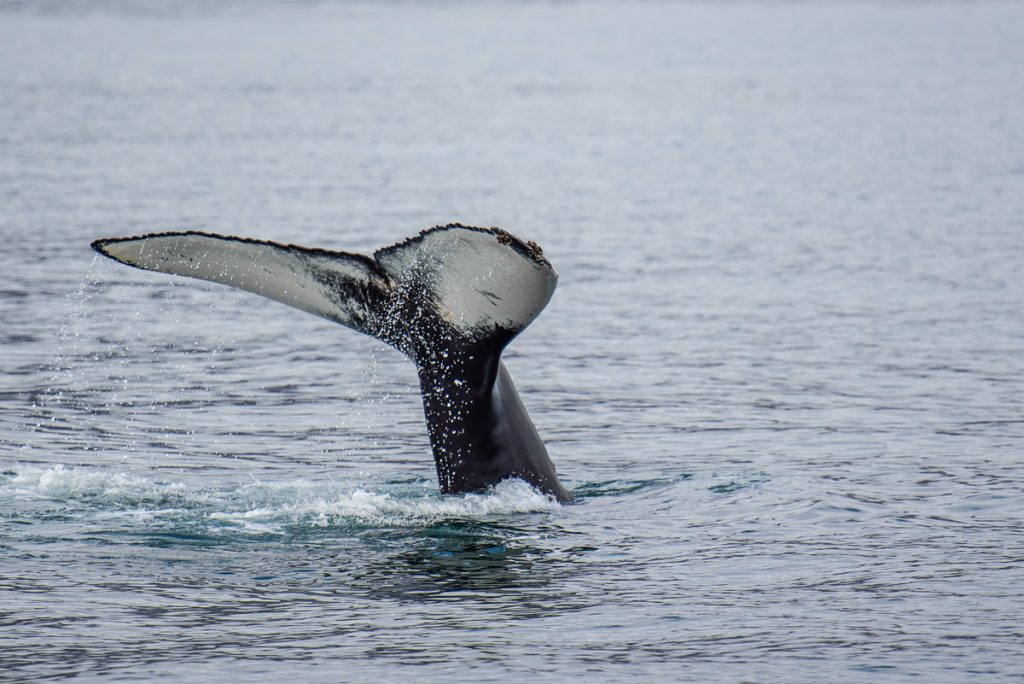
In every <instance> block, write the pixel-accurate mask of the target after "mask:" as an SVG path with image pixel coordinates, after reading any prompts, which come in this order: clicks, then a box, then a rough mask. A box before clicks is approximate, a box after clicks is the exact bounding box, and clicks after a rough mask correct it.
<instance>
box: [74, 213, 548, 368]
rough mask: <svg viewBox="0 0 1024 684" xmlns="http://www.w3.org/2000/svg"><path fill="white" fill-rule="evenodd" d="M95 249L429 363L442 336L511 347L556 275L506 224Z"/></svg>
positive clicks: (197, 237) (194, 236) (181, 238)
mask: <svg viewBox="0 0 1024 684" xmlns="http://www.w3.org/2000/svg"><path fill="white" fill-rule="evenodd" d="M92 247H93V249H95V250H96V251H97V252H99V253H100V254H103V255H104V256H107V257H110V258H112V259H114V260H116V261H119V262H121V263H123V264H127V265H129V266H134V267H136V268H141V269H145V270H148V271H159V272H161V273H170V274H173V275H180V276H188V277H191V278H198V279H200V280H209V281H212V282H216V283H223V284H225V285H231V286H233V287H236V288H239V289H242V290H247V291H249V292H254V293H256V294H258V295H262V296H264V297H267V298H269V299H274V300H276V301H279V302H283V303H284V304H288V305H289V306H293V307H295V308H297V309H301V310H303V311H306V312H308V313H311V314H314V315H317V316H321V317H323V318H326V319H328V320H330V321H333V322H335V323H340V324H341V325H345V326H348V327H350V328H353V329H355V330H358V331H359V332H362V333H365V334H367V335H371V336H373V337H377V338H379V339H381V340H383V341H385V342H387V343H388V344H391V345H392V346H394V347H396V348H398V349H399V350H401V351H403V352H405V353H406V354H407V355H409V356H410V357H411V358H412V359H413V360H414V361H416V362H417V364H420V363H423V362H425V360H426V356H428V355H429V354H428V350H436V348H437V347H438V345H439V343H440V342H444V343H446V344H448V345H453V346H457V347H460V348H468V347H473V346H477V345H480V344H484V345H486V346H488V347H494V346H496V345H497V346H498V351H500V348H503V347H504V345H505V344H507V343H508V341H509V340H511V339H512V338H513V337H515V335H517V334H518V333H519V332H520V331H522V330H523V329H524V328H526V326H528V325H529V324H530V322H531V321H533V319H534V318H536V317H537V315H538V314H539V313H540V312H541V310H542V309H543V308H544V306H545V305H546V304H547V303H548V300H549V299H550V298H551V295H552V293H553V292H554V289H555V285H556V283H557V281H558V276H557V275H556V274H555V271H554V269H553V268H552V267H551V264H550V263H549V262H548V260H547V259H545V258H544V256H543V254H542V252H541V250H540V248H539V247H537V246H536V245H535V244H533V243H527V242H523V241H521V240H519V239H518V238H516V237H514V236H513V235H511V234H509V233H507V232H505V231H503V230H501V229H499V228H474V227H469V226H463V225H459V224H449V225H446V226H437V227H434V228H430V229H428V230H425V231H423V232H421V233H420V234H419V235H418V236H416V237H413V238H409V239H407V240H404V241H402V242H399V243H397V244H394V245H391V246H389V247H384V248H382V249H379V250H377V251H376V252H375V253H374V254H373V256H372V257H371V256H366V255H363V254H355V253H351V252H341V251H330V250H325V249H313V248H308V247H301V246H298V245H290V244H280V243H276V242H269V241H264V240H253V239H248V238H239V237H231V236H225V235H215V234H211V233H204V232H198V231H184V232H167V233H155V234H149V235H141V236H137V237H127V238H107V239H101V240H96V241H94V242H93V243H92Z"/></svg>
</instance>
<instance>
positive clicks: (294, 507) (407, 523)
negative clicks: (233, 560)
mask: <svg viewBox="0 0 1024 684" xmlns="http://www.w3.org/2000/svg"><path fill="white" fill-rule="evenodd" d="M388 487H389V486H388V485H382V486H381V488H380V489H378V490H374V489H368V488H366V486H365V485H354V484H352V483H338V482H334V481H315V480H291V481H278V482H266V481H260V482H254V483H246V484H241V485H233V486H231V485H228V486H224V487H219V488H206V487H196V486H191V485H189V484H185V483H182V482H166V481H159V480H154V479H149V478H147V477H142V476H138V475H132V474H128V473H120V472H110V471H108V470H104V469H100V468H88V467H84V468H82V467H76V468H71V467H66V466H63V465H56V466H53V467H49V468H41V467H38V466H24V467H18V468H16V469H13V470H9V471H8V474H7V478H6V479H0V495H5V496H9V497H11V498H14V499H22V500H50V501H59V502H61V503H62V504H64V505H65V506H66V507H67V508H68V509H70V510H71V511H74V510H75V509H80V510H85V509H87V510H89V511H92V512H94V513H103V514H106V513H114V512H117V513H119V514H120V513H130V515H128V516H127V517H123V519H125V520H128V521H129V522H130V523H132V524H141V525H145V524H152V523H154V522H161V521H162V522H171V521H180V520H181V519H182V517H183V516H186V517H188V518H189V519H190V520H191V521H192V522H197V521H199V522H205V523H207V524H208V526H209V528H210V530H209V531H210V532H211V533H216V532H217V531H229V530H230V531H233V532H242V533H247V534H267V533H277V532H282V531H284V529H285V528H289V529H292V530H294V529H296V528H299V529H301V528H303V527H306V528H310V529H315V528H327V527H333V526H351V525H359V526H368V527H379V526H384V527H420V526H427V525H432V524H434V523H437V522H439V521H442V520H446V519H452V518H455V519H470V520H472V519H487V518H493V517H495V516H505V515H516V514H524V513H538V512H550V511H555V510H558V509H559V508H560V504H558V503H557V502H556V501H554V500H553V499H551V498H549V497H548V496H546V495H544V494H541V493H540V492H538V491H537V490H535V489H533V488H532V487H530V486H529V485H528V484H526V483H525V482H522V481H520V480H507V481H505V482H502V483H500V484H498V485H497V486H496V487H494V489H493V490H491V491H488V492H485V493H481V494H467V495H462V496H442V495H440V494H438V493H437V491H436V489H434V486H433V484H432V483H422V484H420V485H413V486H410V485H403V486H402V487H401V488H398V487H397V486H393V485H392V486H390V488H391V489H390V491H385V489H386V488H388ZM97 508H98V509H99V510H98V511H97Z"/></svg>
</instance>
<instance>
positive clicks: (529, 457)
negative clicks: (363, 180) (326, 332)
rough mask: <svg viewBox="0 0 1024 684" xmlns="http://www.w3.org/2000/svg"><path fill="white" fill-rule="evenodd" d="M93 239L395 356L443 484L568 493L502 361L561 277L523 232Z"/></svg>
mask: <svg viewBox="0 0 1024 684" xmlns="http://www.w3.org/2000/svg"><path fill="white" fill-rule="evenodd" d="M92 246H93V249H95V250H96V251H98V252H99V253H101V254H103V255H105V256H108V257H110V258H112V259H115V260H117V261H120V262H121V263H124V264H128V265H129V266H135V267H137V268H142V269H146V270H149V271H160V272H162V273H171V274H174V275H182V276H189V277H192V278H199V279H201V280H210V281H213V282H217V283H224V284H226V285H231V286H233V287H237V288H240V289H242V290H248V291H249V292H255V293H256V294H259V295H262V296H264V297H268V298H270V299H275V300H277V301H279V302H283V303H285V304H288V305H290V306H294V307H296V308H298V309H302V310H303V311H308V312H309V313H312V314H316V315H317V316H322V317H324V318H326V319H328V320H331V321H334V322H335V323H340V324H342V325H346V326H348V327H350V328H353V329H355V330H358V331H359V332H362V333H366V334H368V335H372V336H374V337H376V338H378V339H380V340H383V341H384V342H387V343H388V344H390V345H392V346H393V347H395V348H397V349H399V350H401V351H402V352H404V353H405V354H406V355H408V356H409V358H411V359H412V360H413V362H414V363H415V364H416V369H417V373H418V375H419V381H420V390H421V395H422V399H423V412H424V415H425V417H426V419H427V429H428V432H429V433H430V444H431V449H432V450H433V452H434V462H435V464H436V466H437V475H438V482H439V483H440V486H441V491H443V492H446V493H456V492H467V491H479V490H482V489H486V488H487V487H490V486H492V485H494V484H497V483H498V482H500V481H501V480H503V479H506V478H510V477H517V478H520V479H523V480H525V481H526V482H529V483H530V484H532V485H534V486H535V487H537V488H538V489H540V490H541V491H544V492H546V493H548V494H550V495H552V496H555V497H556V498H558V499H559V500H560V501H570V500H572V495H571V494H570V493H569V492H568V491H567V490H566V489H565V488H564V487H562V485H561V484H560V483H559V482H558V478H557V475H556V473H555V467H554V465H553V464H552V463H551V459H550V458H548V453H547V449H546V448H545V447H544V443H543V441H541V439H540V436H539V435H538V434H537V430H536V428H535V427H534V425H533V422H532V421H531V420H530V417H529V415H528V414H527V412H526V408H525V407H524V406H523V404H522V401H521V400H520V398H519V395H518V393H517V392H516V390H515V386H514V385H513V384H512V379H511V378H510V377H509V375H508V371H507V370H506V369H505V367H504V365H503V364H502V363H501V352H502V350H503V349H504V348H505V345H506V344H508V342H509V341H510V340H511V339H512V338H513V337H515V336H516V335H518V334H519V333H520V332H521V331H522V330H523V329H524V328H525V327H526V326H528V325H529V324H530V322H531V321H533V319H534V318H536V317H537V315H538V314H539V313H540V312H541V310H542V309H543V308H544V306H545V305H546V304H547V303H548V300H549V299H551V295H552V293H553V292H554V289H555V284H556V283H557V281H558V276H557V275H556V274H555V271H554V269H553V268H552V267H551V264H550V263H548V260H547V259H545V258H544V255H543V254H542V253H541V250H540V248H539V247H537V246H536V245H535V244H533V243H532V242H523V241H521V240H519V239H518V238H516V237H513V236H512V235H510V234H509V233H506V232H505V231H503V230H500V229H498V228H471V227H467V226H462V225H458V224H451V225H447V226H438V227H435V228H431V229H429V230H425V231H423V232H422V233H420V234H419V235H418V236H416V237H413V238H410V239H408V240H404V241H402V242H399V243H397V244H394V245H391V246H390V247H384V248H383V249H379V250H377V251H376V252H375V253H374V254H373V256H372V257H371V256H365V255H362V254H353V253H350V252H334V251H329V250H324V249H310V248H307V247H299V246H297V245H283V244H278V243H276V242H265V241H262V240H250V239H245V238H237V237H227V236H223V235H212V234H209V233H200V232H194V231H187V232H177V233H158V234H153V235H143V236H140V237H129V238H110V239H104V240H96V241H95V242H93V243H92Z"/></svg>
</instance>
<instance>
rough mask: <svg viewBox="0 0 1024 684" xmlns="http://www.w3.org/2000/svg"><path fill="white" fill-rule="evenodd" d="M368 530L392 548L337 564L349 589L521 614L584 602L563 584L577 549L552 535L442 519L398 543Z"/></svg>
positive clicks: (575, 570)
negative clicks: (360, 563)
mask: <svg viewBox="0 0 1024 684" xmlns="http://www.w3.org/2000/svg"><path fill="white" fill-rule="evenodd" d="M545 528H546V529H548V530H549V531H550V532H554V529H552V528H551V527H550V526H545ZM367 536H370V535H367ZM373 536H375V537H377V538H376V539H373V540H372V541H371V544H373V545H384V546H390V547H391V550H390V552H389V553H385V554H380V553H378V552H377V551H375V552H373V553H369V554H366V555H365V558H364V559H363V560H365V562H366V563H365V565H363V566H362V567H360V568H359V569H358V570H355V571H353V569H352V568H351V566H352V564H353V561H355V562H358V561H356V559H349V560H348V561H347V562H346V563H345V564H344V565H340V566H339V571H340V572H341V574H342V575H345V576H347V578H348V579H350V580H351V586H350V587H349V589H348V591H358V592H365V593H366V594H367V595H369V596H370V597H373V598H384V599H391V600H399V601H402V602H416V603H424V602H427V603H431V602H463V601H470V602H472V603H474V604H476V605H478V606H480V607H484V608H487V609H489V610H499V611H502V612H503V614H505V615H509V614H511V615H514V616H517V617H522V618H535V617H544V616H547V615H553V614H557V613H562V612H564V611H566V610H579V609H581V608H584V607H586V605H588V604H587V602H585V601H582V600H581V599H580V598H578V597H577V596H575V595H574V593H573V592H571V591H569V590H568V589H567V588H568V587H571V586H572V585H573V581H572V580H573V578H574V577H575V576H578V575H579V574H580V573H582V572H584V567H583V565H582V564H580V563H578V562H576V560H577V554H574V553H571V552H569V553H567V552H565V551H564V550H561V549H559V548H558V544H557V538H556V537H555V538H550V539H546V538H544V537H540V536H538V535H537V529H536V528H535V529H534V530H533V532H532V533H531V534H529V535H526V534H524V532H523V530H522V529H520V528H516V527H511V526H505V525H501V524H496V523H485V522H480V521H469V520H446V521H442V522H439V523H437V524H435V525H433V526H431V527H430V528H428V529H426V530H421V531H419V532H418V533H417V534H416V536H415V537H413V538H409V537H407V538H406V539H405V540H403V541H402V542H399V543H398V544H397V545H395V544H394V541H395V540H382V539H380V538H379V537H380V536H385V537H386V536H389V535H379V536H378V535H373ZM546 541H548V542H551V543H545V542H546Z"/></svg>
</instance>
